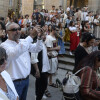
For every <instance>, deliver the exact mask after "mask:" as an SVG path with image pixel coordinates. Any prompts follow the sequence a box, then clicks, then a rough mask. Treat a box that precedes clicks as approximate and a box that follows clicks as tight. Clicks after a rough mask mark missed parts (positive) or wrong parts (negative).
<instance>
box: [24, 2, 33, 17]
mask: <svg viewBox="0 0 100 100" xmlns="http://www.w3.org/2000/svg"><path fill="white" fill-rule="evenodd" d="M33 3H34V0H22V15H26V14H29V16H31V15H32V13H33Z"/></svg>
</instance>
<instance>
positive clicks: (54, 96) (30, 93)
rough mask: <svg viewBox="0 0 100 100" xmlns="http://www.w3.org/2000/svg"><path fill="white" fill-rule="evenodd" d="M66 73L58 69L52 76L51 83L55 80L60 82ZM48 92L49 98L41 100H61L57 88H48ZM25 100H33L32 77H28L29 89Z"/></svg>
mask: <svg viewBox="0 0 100 100" xmlns="http://www.w3.org/2000/svg"><path fill="white" fill-rule="evenodd" d="M66 72H67V71H66V70H63V69H58V71H57V73H56V74H55V75H54V76H53V83H55V82H56V79H57V78H58V79H59V80H60V81H62V80H63V78H64V77H65V74H66ZM40 84H41V83H40ZM48 90H49V91H50V93H51V97H50V98H47V99H43V100H62V92H61V91H60V89H59V88H54V87H51V86H48ZM27 100H35V78H34V77H33V76H32V75H30V83H29V89H28V94H27Z"/></svg>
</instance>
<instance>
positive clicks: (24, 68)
mask: <svg viewBox="0 0 100 100" xmlns="http://www.w3.org/2000/svg"><path fill="white" fill-rule="evenodd" d="M32 42H33V39H32V38H31V37H30V36H28V37H27V38H26V39H20V40H19V43H18V44H17V43H16V42H15V41H11V40H9V39H8V40H6V41H5V42H3V43H2V44H1V47H3V48H4V49H5V50H6V53H7V55H8V59H7V67H6V71H7V72H8V73H9V74H10V75H11V78H12V80H16V79H21V78H26V77H27V76H28V75H29V74H30V70H31V63H30V54H29V52H35V53H36V52H40V51H41V50H42V40H38V41H37V43H34V44H32Z"/></svg>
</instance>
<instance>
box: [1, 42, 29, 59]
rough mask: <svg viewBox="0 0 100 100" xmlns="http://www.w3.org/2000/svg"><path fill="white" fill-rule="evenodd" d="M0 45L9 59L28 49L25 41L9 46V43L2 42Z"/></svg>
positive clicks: (15, 57)
mask: <svg viewBox="0 0 100 100" xmlns="http://www.w3.org/2000/svg"><path fill="white" fill-rule="evenodd" d="M1 47H3V48H4V49H5V50H6V53H7V55H8V57H9V60H12V59H17V58H18V57H19V56H20V55H21V54H23V53H24V52H26V51H28V49H29V44H28V42H27V41H23V42H20V43H18V44H17V45H16V46H15V47H11V46H9V45H6V44H3V43H2V44H1Z"/></svg>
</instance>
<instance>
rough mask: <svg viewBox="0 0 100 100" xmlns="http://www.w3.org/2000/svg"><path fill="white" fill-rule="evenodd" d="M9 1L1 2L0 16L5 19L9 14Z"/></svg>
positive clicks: (3, 0) (1, 0)
mask: <svg viewBox="0 0 100 100" xmlns="http://www.w3.org/2000/svg"><path fill="white" fill-rule="evenodd" d="M8 7H9V1H8V0H0V16H1V17H5V16H7V14H8Z"/></svg>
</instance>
